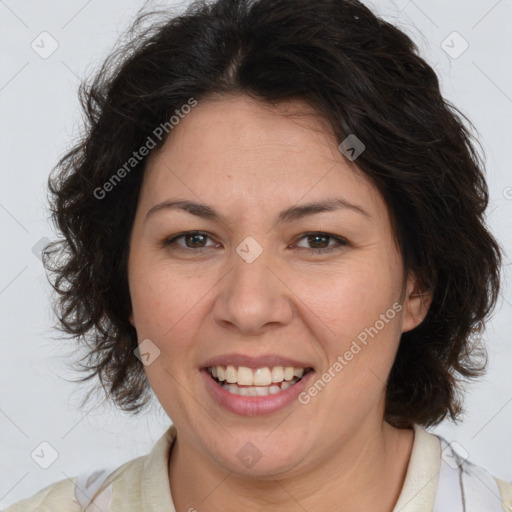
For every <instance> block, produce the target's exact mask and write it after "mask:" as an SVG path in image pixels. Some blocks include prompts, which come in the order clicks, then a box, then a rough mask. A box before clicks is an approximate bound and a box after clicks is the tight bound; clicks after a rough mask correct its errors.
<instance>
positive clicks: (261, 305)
mask: <svg viewBox="0 0 512 512" xmlns="http://www.w3.org/2000/svg"><path fill="white" fill-rule="evenodd" d="M284 274H285V272H284V270H283V269H281V270H280V269H279V266H278V265H277V262H276V260H275V258H273V257H272V256H271V255H270V254H269V253H267V252H266V251H263V252H262V253H261V254H259V255H258V256H257V257H256V258H255V259H254V260H252V258H246V257H245V256H244V252H243V250H242V251H240V252H237V251H234V252H233V255H232V267H231V271H229V272H228V274H227V275H226V276H225V277H224V279H222V280H221V282H220V283H219V285H218V288H217V290H218V295H217V297H216V300H215V304H214V307H213V315H214V319H215V321H216V322H217V323H218V324H220V325H221V326H222V327H223V328H230V329H233V330H237V331H239V333H242V334H245V335H254V336H256V335H260V334H263V333H264V332H265V331H267V330H269V329H275V328H276V327H278V326H281V327H282V326H285V325H287V324H288V323H289V322H291V320H292V318H293V314H294V308H293V292H292V291H291V290H290V288H289V286H287V283H286V276H285V275H284Z"/></svg>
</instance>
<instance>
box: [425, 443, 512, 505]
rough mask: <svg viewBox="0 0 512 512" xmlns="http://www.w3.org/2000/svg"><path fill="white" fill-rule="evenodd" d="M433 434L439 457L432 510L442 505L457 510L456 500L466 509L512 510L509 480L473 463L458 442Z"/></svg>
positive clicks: (511, 492)
mask: <svg viewBox="0 0 512 512" xmlns="http://www.w3.org/2000/svg"><path fill="white" fill-rule="evenodd" d="M431 435H434V434H431ZM435 436H436V437H437V438H438V439H439V448H440V455H441V457H440V458H441V460H440V467H439V476H438V485H437V492H436V499H435V505H434V510H444V508H443V506H441V505H444V506H445V508H446V505H448V504H450V507H451V508H450V507H448V509H453V510H455V509H457V510H458V508H457V507H456V505H458V504H459V502H460V503H461V504H465V505H466V506H467V508H468V510H478V511H480V510H482V511H487V510H493V511H494V510H496V511H498V510H500V512H501V510H503V511H505V512H512V482H507V481H505V480H502V479H500V478H498V477H497V476H496V475H494V474H493V473H492V472H491V471H489V469H488V468H486V467H484V466H482V465H478V464H475V463H473V462H472V461H471V460H470V459H469V457H468V453H467V452H466V451H465V450H464V449H463V448H462V447H461V446H460V445H459V443H457V442H451V443H450V442H448V441H447V440H446V439H444V438H443V437H442V436H439V435H435ZM500 506H501V509H499V507H500Z"/></svg>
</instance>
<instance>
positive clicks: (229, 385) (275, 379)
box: [206, 365, 313, 396]
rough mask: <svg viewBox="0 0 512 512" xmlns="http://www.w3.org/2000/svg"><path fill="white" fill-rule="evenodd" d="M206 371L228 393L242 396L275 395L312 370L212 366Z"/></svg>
mask: <svg viewBox="0 0 512 512" xmlns="http://www.w3.org/2000/svg"><path fill="white" fill-rule="evenodd" d="M206 371H207V372H208V373H209V374H210V376H211V377H212V379H213V380H214V381H215V382H216V383H217V384H218V385H219V386H220V387H222V388H223V389H225V390H226V391H227V392H228V393H232V394H233V395H241V396H267V395H275V394H277V393H280V392H281V391H284V390H285V389H288V388H289V387H291V386H293V385H295V384H296V383H297V382H299V381H300V380H301V379H302V378H303V377H304V376H305V375H306V374H308V373H309V372H311V371H313V369H312V368H297V367H293V366H274V367H272V368H270V367H263V368H254V369H253V368H248V367H247V366H233V365H227V366H211V367H207V368H206Z"/></svg>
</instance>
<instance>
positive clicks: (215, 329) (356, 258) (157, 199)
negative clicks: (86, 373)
mask: <svg viewBox="0 0 512 512" xmlns="http://www.w3.org/2000/svg"><path fill="white" fill-rule="evenodd" d="M292 114H297V115H292ZM299 114H300V115H299ZM338 143H339V142H338V141H337V140H336V139H335V137H334V136H333V135H332V133H331V132H330V130H329V128H328V126H327V125H326V123H325V122H324V121H323V120H322V119H321V118H320V117H318V116H317V115H315V112H314V111H313V110H311V109H310V108H309V107H308V106H306V105H305V104H303V103H301V102H299V101H296V100H294V101H288V102H286V103H282V104H280V105H279V107H277V108H276V107H271V106H269V105H266V104H262V103H260V102H258V101H256V100H253V99H250V98H248V97H247V96H244V95H241V96H229V97H218V98H211V99H208V100H203V101H200V102H199V104H198V105H197V106H196V107H195V108H194V109H193V110H192V112H191V113H190V114H188V115H187V116H186V118H185V119H183V120H181V121H180V123H179V125H178V126H176V127H175V128H174V130H173V131H172V133H171V136H170V137H169V138H168V139H167V141H166V143H165V145H164V146H163V147H162V148H161V151H159V152H158V153H155V154H154V155H152V156H151V158H150V160H149V161H148V165H147V168H146V174H145V177H144V182H143V186H142V190H141V195H140V200H139V204H138V209H137V214H136V218H135V222H134V226H133V231H132V236H131V248H130V258H129V269H128V270H129V284H130V294H131V298H132V305H133V313H132V315H131V317H130V321H131V322H132V324H133V325H134V326H135V328H136V330H137V335H138V339H139V343H140V342H142V340H145V339H148V338H149V339H150V340H151V341H152V342H153V343H154V344H155V345H156V346H157V347H158V348H159V350H160V356H159V357H157V358H156V359H155V360H154V362H153V363H152V364H150V365H148V366H146V367H145V369H146V373H147V377H148V379H149V382H150V384H151V387H152V389H153V390H154V393H155V395H156V397H157V398H158V400H159V402H160V403H161V405H162V407H163V409H164V410H165V411H166V413H167V414H168V415H169V417H170V418H171V419H172V421H173V423H174V424H175V425H176V428H177V431H178V438H177V441H176V443H175V445H174V448H173V450H172V451H171V455H170V459H169V473H170V477H169V483H170V488H171V492H172V495H173V500H174V502H175V505H176V508H177V510H178V512H181V511H187V510H189V509H191V508H195V509H197V510H198V511H199V512H200V511H201V510H208V511H217V510H218V511H223V512H225V511H226V510H238V509H241V510H242V509H243V510H249V511H253V510H254V511H256V510H263V509H267V507H269V506H272V507H278V510H280V511H285V512H286V511H292V510H293V511H295V510H302V509H301V507H304V508H305V509H307V510H325V511H328V510H329V511H330V510H333V511H334V510H336V511H340V510H347V511H348V510H350V511H351V512H355V511H359V510H361V511H362V510H368V509H372V508H371V507H373V509H375V505H376V504H377V503H378V504H379V507H378V509H379V510H381V511H391V510H392V509H393V506H394V504H395V503H396V500H397V499H398V496H399V494H400V491H401V487H402V485H403V481H404V478H405V474H406V470H407V464H408V461H409V457H410V452H411V448H412V442H413V437H414V433H413V431H412V429H395V428H393V427H391V426H390V425H389V424H387V423H385V422H384V421H383V415H384V393H385V382H386V379H387V376H388V374H389V371H390V369H391V366H392V364H393V360H394V357H395V354H396V351H397V349H398V343H399V339H400V334H401V333H402V332H404V331H407V330H410V329H412V328H414V327H415V326H416V325H418V324H419V323H420V322H421V320H422V319H423V318H424V316H425V314H426V311H427V308H428V304H429V299H428V297H427V298H425V295H423V297H420V296H419V294H420V293H421V290H419V289H418V287H417V285H416V281H415V279H414V276H413V275H406V274H405V272H404V269H403V263H402V258H401V255H400V252H399V250H398V248H397V245H396V241H395V238H394V234H393V232H392V228H391V222H390V218H389V214H388V210H387V207H386V204H385V203H384V201H383V199H382V197H381V196H380V194H379V193H378V191H377V189H376V188H375V186H374V185H373V184H372V183H371V182H370V181H369V180H368V179H367V178H366V177H365V175H364V174H363V173H362V172H360V171H358V170H357V168H356V167H355V165H354V164H356V163H357V161H355V162H354V163H350V162H348V161H347V160H346V159H345V158H344V157H343V155H342V154H341V152H340V151H339V150H338ZM332 197H340V198H343V199H345V200H346V201H350V202H351V203H353V204H356V205H358V206H359V207H361V208H362V209H364V210H365V211H366V213H367V214H368V215H363V214H361V213H359V212H357V211H355V210H352V209H339V210H335V211H330V212H321V213H315V214H313V215H309V216H307V217H304V218H301V219H297V220H295V221H293V222H289V223H283V224H276V222H275V219H276V217H277V215H278V213H279V212H280V211H281V210H284V209H286V208H288V207H290V206H294V205H301V204H304V203H308V202H312V201H317V200H323V199H327V198H332ZM173 199H183V200H191V201H196V202H202V203H206V204H208V205H210V206H212V207H213V208H215V210H217V211H218V212H219V213H220V214H222V215H223V216H225V220H224V221H223V222H218V221H213V220H208V219H202V218H200V217H197V216H195V215H192V214H191V213H188V212H185V211H181V210H172V211H171V210H168V209H161V210H159V211H158V212H153V213H152V214H150V215H149V216H148V217H147V218H146V215H147V213H148V211H149V210H150V209H151V208H153V207H154V206H155V205H157V204H159V203H161V202H162V201H166V200H173ZM191 230H199V231H204V232H205V233H207V234H208V237H207V238H204V237H202V238H201V237H200V238H199V239H194V238H193V237H192V239H190V238H189V239H188V245H187V238H181V239H178V240H177V241H176V242H175V243H174V244H173V245H167V246H166V245H164V241H165V240H166V239H170V238H172V237H173V235H174V236H176V235H179V234H181V233H182V232H184V231H191ZM308 232H323V233H326V234H329V235H333V236H338V237H341V238H344V239H346V240H347V243H345V244H343V245H339V246H338V245H337V244H336V240H335V239H332V238H329V237H326V238H320V239H317V240H315V239H314V238H313V239H311V238H309V239H308V236H305V235H304V233H308ZM248 236H251V237H253V238H254V239H255V240H256V241H257V242H258V243H259V245H260V246H261V247H262V249H263V252H262V254H260V255H259V256H258V257H257V258H256V260H255V261H253V262H252V263H250V264H249V263H247V262H246V261H245V260H244V259H242V258H241V257H240V256H239V255H238V254H237V252H236V248H237V246H239V244H240V243H241V242H242V241H243V240H244V239H245V238H246V237H248ZM327 246H329V247H331V250H330V251H329V252H323V253H322V252H320V251H319V249H320V248H325V247H327ZM315 251H316V252H315ZM397 303H399V304H401V305H402V306H403V309H402V310H401V312H400V313H398V314H396V315H395V316H394V318H393V319H392V320H389V321H388V322H387V323H385V326H384V328H382V329H381V330H380V331H379V332H378V335H376V336H374V337H373V338H370V340H369V342H368V343H367V345H366V346H364V347H363V348H362V350H361V351H360V352H359V353H358V354H357V355H355V356H354V358H353V359H352V360H351V361H350V362H349V363H348V364H347V365H346V366H344V368H343V370H342V371H340V372H338V373H337V374H336V377H335V378H333V379H332V380H331V382H329V383H328V385H327V386H325V388H324V389H323V390H322V391H321V392H319V393H318V395H317V396H316V397H314V398H313V399H312V400H311V401H310V403H308V404H307V405H302V404H300V403H299V402H298V401H294V402H293V403H292V404H291V405H289V406H287V407H286V408H285V409H283V410H280V411H278V412H276V413H272V414H268V415H260V416H253V417H246V416H239V415H236V414H233V413H230V412H227V411H226V410H224V409H223V408H221V407H220V406H219V405H217V404H216V403H215V402H214V401H213V400H212V399H211V398H210V396H209V395H208V393H207V392H206V389H205V385H204V382H203V379H202V377H201V375H200V373H199V371H200V368H201V367H202V365H203V364H204V362H205V361H206V360H207V359H208V358H211V357H214V356H218V355H222V354H228V353H235V352H236V353H243V354H248V355H250V356H258V355H261V354H277V355H280V356H284V357H292V358H294V359H297V360H299V361H303V362H305V363H308V364H309V365H310V366H312V367H313V368H314V369H315V372H316V377H319V376H321V375H322V374H323V373H324V372H325V371H327V370H328V368H329V367H331V366H332V365H333V363H334V362H335V361H336V359H337V358H338V356H340V355H341V356H342V355H343V354H344V353H345V352H346V351H347V350H348V349H349V348H350V346H351V343H352V341H353V340H354V339H356V337H357V336H358V334H359V333H361V332H362V331H364V329H365V328H369V327H370V326H374V325H375V323H376V321H377V320H379V318H381V315H382V314H385V313H386V311H388V310H389V309H390V308H392V306H393V304H397ZM249 442H250V443H252V444H253V445H255V446H256V447H257V449H258V450H259V452H260V453H261V458H260V459H259V460H258V462H257V463H256V464H255V465H254V466H252V467H251V468H248V467H246V466H245V465H244V464H243V463H242V462H241V460H240V459H239V458H238V457H237V452H238V451H239V450H240V449H241V448H242V447H244V446H245V445H246V443H249ZM299 504H300V505H299ZM320 507H321V508H320Z"/></svg>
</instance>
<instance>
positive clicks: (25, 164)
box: [0, 0, 512, 508]
mask: <svg viewBox="0 0 512 512" xmlns="http://www.w3.org/2000/svg"><path fill="white" fill-rule="evenodd" d="M366 3H367V4H368V5H369V6H370V7H373V8H374V9H375V10H376V11H377V12H379V13H380V14H382V15H383V16H384V17H385V18H386V19H387V20H390V21H392V22H393V23H395V24H397V25H398V26H399V27H400V28H402V29H403V30H405V31H406V32H407V33H409V34H410V35H411V36H412V38H413V39H414V41H415V42H416V43H417V44H418V45H419V47H420V50H421V52H422V54H423V55H424V56H425V57H426V59H427V61H428V62H429V63H430V64H431V65H433V67H434V68H435V70H436V71H437V72H438V75H439V77H440V79H441V81H442V88H443V92H444V94H445V96H446V97H447V98H448V99H449V100H451V101H452V102H453V103H455V105H457V106H458V107H460V108H461V109H462V110H463V111H464V112H465V113H466V114H467V115H468V116H469V118H470V119H471V120H472V121H473V122H474V124H475V125H476V127H477V129H478V130H479V133H480V137H481V140H482V142H483V145H484V149H485V153H486V157H487V172H488V180H489V187H490V193H491V205H490V208H489V214H488V222H489V225H490V227H491V229H492V230H493V231H494V233H495V235H496V236H497V238H498V240H499V241H500V243H501V244H502V246H503V247H504V249H505V251H506V253H507V254H508V253H509V252H510V249H511V247H512V239H511V232H512V230H511V227H512V173H511V170H510V169H511V167H510V165H511V164H510V162H511V156H512V155H511V146H512V142H511V140H512V128H511V124H510V119H511V116H512V67H511V66H510V53H511V51H512V31H511V29H510V27H511V26H512V1H511V0H500V1H497V0H471V1H468V0H457V1H455V0H453V1H449V2H447V1H446V0H426V1H423V0H421V1H420V0H396V1H390V0H373V1H367V2H366ZM142 5H143V3H142V2H141V1H140V0H139V1H135V0H129V1H127V0H123V1H121V0H115V1H113V0H111V1H109V2H101V1H99V0H89V1H85V0H66V1H63V0H61V1H58V0H47V1H45V2H36V1H34V0H27V1H24V2H21V1H17V0H6V1H0V43H1V54H0V59H1V60H0V112H1V118H0V119H1V124H0V130H1V132H0V148H1V155H2V159H1V163H0V168H1V182H0V223H1V233H2V238H1V240H2V251H1V254H0V258H1V260H0V261H1V265H0V315H1V331H0V332H1V334H0V336H1V348H2V357H1V358H0V376H1V383H0V384H1V385H0V508H2V507H4V506H7V505H9V504H11V503H13V502H15V501H17V500H19V499H21V498H23V497H26V496H29V495H32V494H33V493H35V492H37V491H38V490H40V489H42V488H43V487H45V486H47V485H49V484H51V483H53V482H56V481H58V480H62V479H64V478H66V477H72V476H75V475H77V474H79V473H80V472H81V471H84V470H93V469H99V468H102V467H107V466H108V467H110V466H113V467H115V466H117V465H119V464H121V463H123V462H125V461H127V460H130V459H132V458H134V457H137V456H139V455H143V454H145V453H147V452H149V451H150V449H151V448H152V446H153V444H154V442H155V441H156V440H157V439H158V438H159V437H160V435H162V433H163V432H164V431H165V429H166V428H167V426H168V424H169V420H168V418H167V416H166V415H165V413H164V412H163V410H162V409H161V407H160V406H159V404H156V406H155V407H154V410H152V411H151V412H149V413H146V414H145V415H143V416H141V417H139V418H137V419H134V418H130V417H129V416H127V415H123V414H121V413H119V412H117V411H115V410H112V408H107V407H106V408H105V409H103V410H96V411H93V412H91V413H87V411H79V410H78V409H77V403H78V399H79V398H80V397H81V396H82V394H83V393H84V388H83V387H79V386H78V385H75V384H72V383H68V382H66V381H65V380H64V379H73V378H76V377H77V376H78V375H77V374H76V373H73V372H71V371H69V370H68V369H67V367H66V357H67V356H68V355H69V354H71V353H72V351H73V346H72V344H68V343H66V342H63V341H56V338H57V337H58V333H57V332H56V331H55V330H53V329H52V322H53V318H52V314H51V308H50V289H49V285H48V284H47V281H46V277H45V275H44V271H43V267H42V264H41V262H40V260H39V259H38V258H37V257H36V256H35V255H34V254H33V251H32V249H33V247H34V245H36V244H37V243H38V242H39V241H40V240H41V239H42V238H44V237H47V238H49V239H53V238H55V234H54V233H53V232H52V227H51V225H50V223H49V221H48V212H47V211H46V209H45V208H46V190H45V187H46V180H47V176H48V173H49V171H50V170H51V168H52V167H53V166H54V165H55V163H56V162H57V159H58V157H59V156H61V155H62V154H63V152H64V151H65V150H66V149H68V148H69V147H70V145H71V144H72V141H73V137H74V135H76V133H77V126H78V125H77V122H78V121H79V119H80V113H79V110H78V102H77V95H76V88H77V85H78V82H79V79H80V78H82V77H84V76H86V75H87V74H89V73H90V72H91V71H93V70H94V69H95V68H96V67H97V66H98V65H99V64H100V62H101V60H102V58H104V57H105V56H106V55H107V53H108V52H109V51H110V50H111V48H112V46H113V44H114V43H115V41H116V40H117V38H118V36H119V35H120V33H121V32H122V31H123V30H124V29H126V28H127V26H128V25H129V23H130V21H131V20H132V19H133V16H134V15H135V13H136V11H137V10H138V9H139V8H140V7H142ZM168 5H176V2H174V3H171V2H169V3H168ZM43 31H47V32H48V33H50V34H51V36H52V37H53V38H54V39H55V40H56V41H57V42H58V45H59V46H58V49H57V50H56V51H55V52H54V53H53V54H52V55H50V56H49V57H48V58H46V59H43V58H41V56H40V55H39V54H38V53H36V52H35V51H34V50H33V49H32V47H31V44H32V42H33V41H34V40H35V43H34V44H39V46H42V44H43V43H41V37H47V36H40V34H41V33H42V32H43ZM454 31H456V32H458V33H459V34H460V36H461V37H462V38H463V39H461V38H460V37H459V36H458V35H457V34H455V35H453V34H452V33H453V32H454ZM443 41H445V42H444V43H443ZM464 41H466V42H467V44H469V47H468V48H467V50H466V51H464V52H463V53H461V52H462V50H463V49H464V47H465V44H466V43H465V42H464ZM443 47H444V48H445V49H446V51H445V50H444V49H443ZM49 48H50V40H49V39H46V40H45V49H46V50H48V49H49ZM40 51H42V49H41V50H40ZM447 52H448V53H451V56H450V55H449V54H448V53H447ZM459 54H460V55H459ZM505 264H506V265H509V258H508V256H506V260H505ZM508 268H509V267H507V266H506V267H505V269H504V270H505V272H504V282H503V293H502V298H501V300H500V303H499V305H498V308H497V310H496V315H495V317H494V319H493V321H492V322H491V323H490V324H489V327H488V330H487V334H486V337H487V339H488V340H489V341H488V347H489V355H490V366H489V372H488V375H487V377H486V378H484V379H483V380H481V381H480V382H479V383H477V384H473V385H472V386H471V387H470V388H469V391H468V394H467V399H466V405H467V413H466V416H465V418H464V423H463V424H460V425H457V426H455V425H453V424H451V423H447V422H445V423H443V424H441V425H439V426H438V427H436V428H435V429H433V431H434V432H436V433H439V434H441V435H443V436H444V437H445V438H446V439H448V440H449V441H453V440H456V441H457V442H458V443H460V445H461V446H462V447H463V449H465V450H467V452H468V453H469V458H470V460H472V461H473V462H475V463H477V464H481V465H483V466H485V467H487V468H488V469H489V470H491V472H492V473H494V474H495V475H496V476H499V477H501V478H503V479H505V480H510V481H512V443H511V441H510V439H511V436H510V432H511V428H510V426H511V425H512V403H511V402H512V373H511V372H510V368H511V363H512V341H511V337H510V331H511V328H512V315H511V312H512V304H511V303H512V298H511V293H510V287H509V283H510V280H509V279H508V272H507V269H508ZM86 389H88V388H87V385H86ZM43 441H46V442H48V443H50V444H51V445H52V446H53V447H54V448H55V450H56V451H57V452H58V458H57V460H56V461H55V463H54V464H52V465H51V466H50V467H49V468H48V469H46V470H45V469H42V468H41V467H39V466H38V465H37V464H36V463H35V462H34V461H33V460H32V458H31V453H32V452H33V450H34V449H35V448H36V447H38V446H39V445H40V443H41V442H43Z"/></svg>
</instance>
